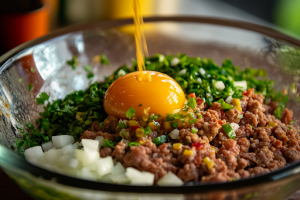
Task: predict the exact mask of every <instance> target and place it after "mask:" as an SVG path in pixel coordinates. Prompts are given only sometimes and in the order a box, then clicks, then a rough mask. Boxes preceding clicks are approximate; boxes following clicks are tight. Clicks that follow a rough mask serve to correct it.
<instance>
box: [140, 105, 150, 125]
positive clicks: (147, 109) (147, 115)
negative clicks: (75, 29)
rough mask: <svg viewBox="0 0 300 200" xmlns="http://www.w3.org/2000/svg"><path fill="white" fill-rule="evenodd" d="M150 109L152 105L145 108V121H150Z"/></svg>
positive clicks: (143, 116)
mask: <svg viewBox="0 0 300 200" xmlns="http://www.w3.org/2000/svg"><path fill="white" fill-rule="evenodd" d="M149 110H150V107H148V108H145V109H144V110H143V115H142V118H143V120H144V121H145V122H146V121H148V119H149Z"/></svg>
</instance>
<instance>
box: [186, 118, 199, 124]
mask: <svg viewBox="0 0 300 200" xmlns="http://www.w3.org/2000/svg"><path fill="white" fill-rule="evenodd" d="M198 121H199V119H191V120H189V121H188V122H189V123H190V124H195V123H197V122H198Z"/></svg>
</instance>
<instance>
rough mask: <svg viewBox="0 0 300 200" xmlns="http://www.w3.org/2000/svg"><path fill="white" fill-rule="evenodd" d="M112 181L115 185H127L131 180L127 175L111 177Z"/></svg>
mask: <svg viewBox="0 0 300 200" xmlns="http://www.w3.org/2000/svg"><path fill="white" fill-rule="evenodd" d="M110 179H111V181H112V182H113V183H118V184H125V183H129V182H130V180H129V179H128V178H127V176H125V174H118V175H111V176H110Z"/></svg>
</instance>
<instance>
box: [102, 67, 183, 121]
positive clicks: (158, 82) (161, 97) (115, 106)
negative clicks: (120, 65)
mask: <svg viewBox="0 0 300 200" xmlns="http://www.w3.org/2000/svg"><path fill="white" fill-rule="evenodd" d="M141 73H144V77H148V78H146V79H145V80H141ZM185 101H186V99H185V94H184V92H183V90H182V88H181V87H180V85H179V84H178V83H177V82H176V81H175V80H174V79H172V78H171V77H169V76H168V75H166V74H162V73H159V72H154V71H143V72H139V71H137V72H132V73H129V74H126V75H124V76H122V77H120V78H118V79H117V80H116V81H114V82H113V83H112V84H111V85H110V87H109V88H108V90H107V91H106V94H105V97H104V103H103V105H104V109H105V111H106V113H107V114H108V115H113V116H116V117H119V118H122V119H125V118H126V112H127V110H128V109H129V108H131V107H133V108H134V109H135V110H136V116H142V115H143V112H144V110H147V112H148V113H154V114H160V115H161V116H162V117H166V115H167V114H171V113H176V112H179V111H180V110H181V109H182V108H183V106H184V104H185Z"/></svg>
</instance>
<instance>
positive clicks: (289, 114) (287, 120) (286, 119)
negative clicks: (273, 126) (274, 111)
mask: <svg viewBox="0 0 300 200" xmlns="http://www.w3.org/2000/svg"><path fill="white" fill-rule="evenodd" d="M292 118H293V111H291V110H289V109H287V108H286V109H284V113H283V115H282V118H281V121H282V122H283V123H285V124H289V123H290V121H291V120H292Z"/></svg>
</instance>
